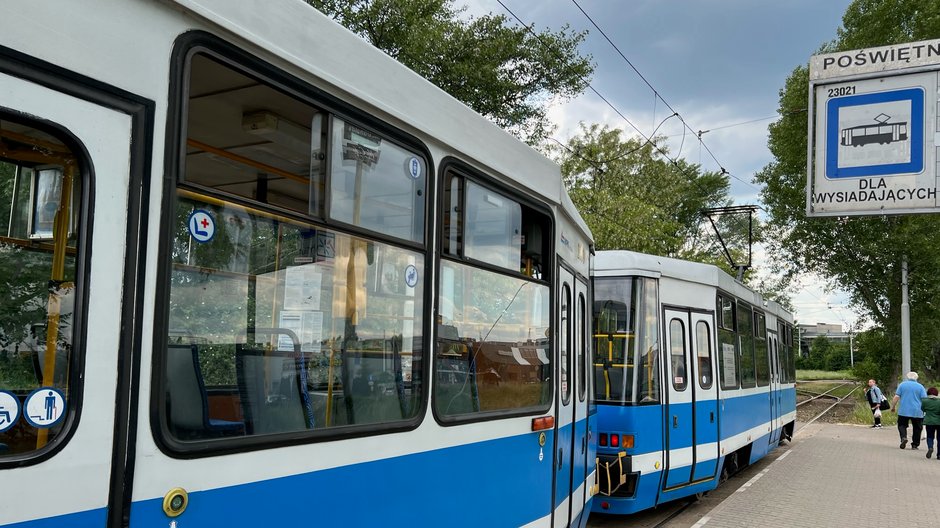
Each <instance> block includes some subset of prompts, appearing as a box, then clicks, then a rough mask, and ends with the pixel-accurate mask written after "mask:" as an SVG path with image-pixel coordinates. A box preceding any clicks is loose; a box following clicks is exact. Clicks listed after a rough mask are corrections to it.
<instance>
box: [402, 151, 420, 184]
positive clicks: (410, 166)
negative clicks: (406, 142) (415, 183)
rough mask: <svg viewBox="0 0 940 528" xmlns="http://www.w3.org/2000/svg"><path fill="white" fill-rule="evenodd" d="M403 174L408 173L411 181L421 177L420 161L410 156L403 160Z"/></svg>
mask: <svg viewBox="0 0 940 528" xmlns="http://www.w3.org/2000/svg"><path fill="white" fill-rule="evenodd" d="M405 172H406V173H408V176H411V178H412V179H413V180H417V179H418V178H420V177H421V160H419V159H418V158H416V157H414V156H412V157H410V158H408V159H407V160H405Z"/></svg>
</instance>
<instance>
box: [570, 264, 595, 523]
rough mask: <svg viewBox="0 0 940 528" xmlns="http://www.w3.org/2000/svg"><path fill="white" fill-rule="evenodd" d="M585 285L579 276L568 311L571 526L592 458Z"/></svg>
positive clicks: (579, 512)
mask: <svg viewBox="0 0 940 528" xmlns="http://www.w3.org/2000/svg"><path fill="white" fill-rule="evenodd" d="M587 296H588V286H587V282H586V281H585V280H583V279H581V278H580V277H579V278H578V279H577V280H576V281H575V291H574V298H573V299H572V302H573V303H574V304H573V306H572V311H573V314H574V318H573V320H574V327H573V329H572V341H573V344H574V350H573V352H572V358H571V364H572V366H573V367H574V373H573V376H574V377H573V378H572V383H574V385H575V386H576V387H575V389H573V390H574V393H573V394H572V396H571V399H572V401H573V403H574V423H575V426H574V445H573V449H574V455H573V459H574V464H573V466H572V477H571V493H572V496H571V526H579V525H580V524H581V523H582V522H583V521H585V520H586V518H585V517H586V512H585V503H586V502H587V500H588V499H589V498H590V484H589V483H588V482H587V479H588V475H589V474H590V471H588V468H589V467H590V464H589V462H590V461H593V458H592V457H591V454H590V447H589V443H590V440H589V439H588V429H589V427H588V418H589V417H588V404H589V401H588V398H589V395H590V391H589V390H588V383H590V378H589V377H588V373H589V372H590V371H589V370H588V369H587V363H589V362H590V346H589V344H588V343H589V341H588V328H590V325H589V324H588V323H589V321H588V297H587Z"/></svg>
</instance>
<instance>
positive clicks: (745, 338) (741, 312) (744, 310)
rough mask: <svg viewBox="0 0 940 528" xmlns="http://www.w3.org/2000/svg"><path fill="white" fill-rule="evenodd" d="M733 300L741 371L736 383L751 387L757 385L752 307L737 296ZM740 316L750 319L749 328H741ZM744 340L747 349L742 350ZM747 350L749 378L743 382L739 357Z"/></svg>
mask: <svg viewBox="0 0 940 528" xmlns="http://www.w3.org/2000/svg"><path fill="white" fill-rule="evenodd" d="M735 302H736V304H737V309H736V316H737V317H736V318H735V322H736V324H737V326H738V331H737V332H735V335H736V336H737V342H738V358H739V361H738V367H739V368H740V371H741V372H740V376H739V377H738V380H739V381H738V383H739V384H740V387H741V388H742V389H753V388H755V387H757V357H756V354H755V352H754V349H755V345H756V341H757V340H756V339H755V337H754V327H755V325H754V307H753V306H751V305H750V304H748V303H746V302H744V301H742V300H740V299H737V298H736V299H735ZM742 316H743V317H747V318H748V320H749V321H750V324H751V328H750V329H747V330H745V329H742V328H741V317H742ZM745 342H746V343H748V345H749V346H748V349H749V350H744V348H745V347H744V344H745ZM747 352H750V353H749V354H748V358H750V360H751V378H749V379H748V380H747V383H745V379H744V368H743V365H742V364H743V361H740V358H743V357H744V355H745V353H747Z"/></svg>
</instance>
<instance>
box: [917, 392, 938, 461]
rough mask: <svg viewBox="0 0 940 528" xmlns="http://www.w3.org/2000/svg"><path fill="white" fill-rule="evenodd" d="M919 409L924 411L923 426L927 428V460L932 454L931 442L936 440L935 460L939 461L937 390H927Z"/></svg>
mask: <svg viewBox="0 0 940 528" xmlns="http://www.w3.org/2000/svg"><path fill="white" fill-rule="evenodd" d="M920 408H921V410H923V411H924V425H925V426H926V427H927V458H930V455H932V454H933V441H934V439H935V438H936V439H937V460H940V398H938V397H937V388H936V387H930V388H929V389H927V397H926V398H923V399H922V400H920Z"/></svg>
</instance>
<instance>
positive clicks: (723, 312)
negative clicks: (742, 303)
mask: <svg viewBox="0 0 940 528" xmlns="http://www.w3.org/2000/svg"><path fill="white" fill-rule="evenodd" d="M718 312H719V319H718V322H719V324H718V326H719V327H720V328H724V329H725V330H731V331H734V329H735V324H734V299H729V298H728V297H725V296H722V295H719V296H718Z"/></svg>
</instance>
